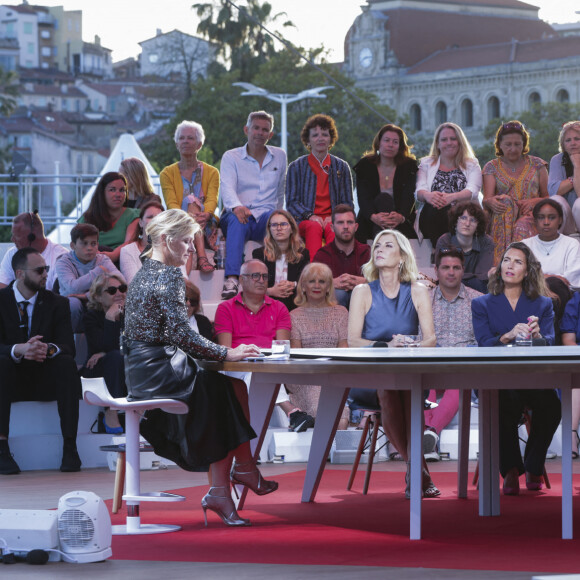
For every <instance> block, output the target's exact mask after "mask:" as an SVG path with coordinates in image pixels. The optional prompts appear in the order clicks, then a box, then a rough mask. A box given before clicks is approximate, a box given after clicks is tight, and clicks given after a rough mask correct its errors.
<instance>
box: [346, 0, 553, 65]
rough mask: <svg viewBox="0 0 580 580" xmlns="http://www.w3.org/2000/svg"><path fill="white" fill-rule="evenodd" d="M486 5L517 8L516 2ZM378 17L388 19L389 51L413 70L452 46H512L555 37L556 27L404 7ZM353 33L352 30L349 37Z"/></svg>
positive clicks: (517, 19) (486, 0) (382, 13)
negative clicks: (433, 55) (502, 43)
mask: <svg viewBox="0 0 580 580" xmlns="http://www.w3.org/2000/svg"><path fill="white" fill-rule="evenodd" d="M483 1H484V2H489V3H491V2H492V1H493V2H496V3H498V2H503V3H506V4H507V3H508V2H509V3H510V4H513V3H514V2H515V1H516V0H483ZM438 2H439V0H436V1H435V2H433V3H434V4H436V3H438ZM516 3H517V4H523V3H522V2H516ZM377 16H378V17H379V18H381V17H382V18H384V26H385V29H386V30H388V31H389V33H390V40H389V47H390V49H391V50H392V51H393V52H394V53H395V55H396V57H397V60H398V62H399V64H401V65H402V66H404V67H412V66H413V65H416V64H417V63H419V62H420V61H422V60H424V59H426V58H427V57H428V56H429V55H431V54H433V53H434V52H436V51H441V50H444V49H446V48H447V47H448V46H458V47H466V46H477V45H483V44H495V43H501V42H509V41H510V40H511V39H512V38H517V39H518V40H522V41H524V40H532V39H540V38H542V37H543V36H549V35H553V34H554V30H553V29H552V27H551V26H550V25H549V24H547V23H546V22H544V21H542V20H535V19H530V18H506V17H499V16H482V15H480V14H469V13H462V12H443V11H437V10H436V9H435V8H434V9H422V10H414V9H409V8H404V7H402V8H400V9H397V10H384V11H381V12H379V13H378V14H377ZM351 31H352V28H351V29H350V30H349V33H348V34H349V35H350V33H351ZM437 31H441V32H440V33H437ZM443 31H444V32H443ZM418 39H420V41H418ZM346 46H348V36H347V42H346Z"/></svg>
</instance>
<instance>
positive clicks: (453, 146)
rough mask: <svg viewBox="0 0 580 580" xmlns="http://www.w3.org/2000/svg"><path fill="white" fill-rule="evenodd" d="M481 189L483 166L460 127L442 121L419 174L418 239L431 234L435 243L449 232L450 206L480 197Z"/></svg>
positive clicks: (417, 192) (416, 223) (422, 161)
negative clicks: (448, 217) (420, 204)
mask: <svg viewBox="0 0 580 580" xmlns="http://www.w3.org/2000/svg"><path fill="white" fill-rule="evenodd" d="M480 190H481V167H480V166H479V162H478V161H477V159H476V158H475V154H474V153H473V149H472V148H471V145H470V144H469V142H468V141H467V138H466V137H465V134H464V133H463V131H462V129H461V127H459V125H456V124H455V123H443V124H442V125H439V127H437V130H436V131H435V137H434V138H433V143H432V144H431V151H430V152H429V155H428V156H427V157H424V158H423V159H421V164H420V165H419V172H418V174H417V189H416V191H415V197H416V199H417V201H419V202H423V203H422V206H421V207H420V208H419V211H418V212H417V219H416V221H415V231H416V232H417V235H418V237H419V239H420V240H422V239H423V237H425V238H428V239H430V240H431V243H432V244H433V247H435V244H436V243H437V240H438V239H439V237H440V236H442V235H443V234H444V233H446V232H447V229H448V221H447V212H448V210H449V207H450V206H451V205H455V204H456V203H458V202H460V201H468V200H473V201H477V199H478V195H479V191H480Z"/></svg>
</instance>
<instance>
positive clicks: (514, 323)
mask: <svg viewBox="0 0 580 580" xmlns="http://www.w3.org/2000/svg"><path fill="white" fill-rule="evenodd" d="M471 311H472V316H473V330H474V333H475V338H476V340H477V343H478V345H479V346H504V345H506V344H513V343H514V342H515V341H516V339H517V338H519V337H522V338H526V339H529V338H531V339H534V340H541V341H542V342H545V343H546V344H548V345H553V344H554V310H553V307H552V301H551V300H550V298H549V297H548V290H547V288H546V284H545V282H544V274H543V273H542V267H541V266H540V263H539V262H538V260H537V259H536V257H535V256H534V254H533V252H532V251H531V250H530V248H528V246H526V245H525V244H524V243H522V242H514V243H512V244H510V245H509V246H508V247H507V249H506V250H504V252H503V254H502V255H501V260H500V263H499V266H498V267H497V268H496V271H495V273H494V274H493V275H492V277H491V279H490V281H489V294H485V295H484V296H480V297H478V298H475V299H474V300H472V302H471ZM525 408H527V409H531V411H532V414H533V417H534V419H533V421H532V425H531V429H530V435H529V437H528V441H527V443H526V451H525V455H524V460H523V461H522V456H521V453H520V442H519V439H518V424H519V421H520V418H521V416H522V412H523V410H524V409H525ZM560 416H561V412H560V400H559V399H558V395H557V394H556V391H554V390H553V389H544V390H532V389H530V390H527V389H521V390H520V389H518V390H507V389H506V390H501V391H500V392H499V430H500V431H499V445H500V450H499V469H500V472H501V474H502V477H503V478H504V480H503V493H504V494H505V495H518V494H519V491H520V482H519V476H520V475H522V474H523V473H524V472H525V474H526V487H527V488H528V489H529V490H539V489H541V488H542V483H543V473H544V462H545V460H546V452H547V451H548V446H549V444H550V442H551V441H552V436H553V435H554V433H555V431H556V429H557V427H558V423H559V422H560Z"/></svg>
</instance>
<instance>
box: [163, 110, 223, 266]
mask: <svg viewBox="0 0 580 580" xmlns="http://www.w3.org/2000/svg"><path fill="white" fill-rule="evenodd" d="M174 139H175V145H176V147H177V150H178V151H179V156H180V160H179V161H178V162H177V163H174V164H173V165H168V166H167V167H165V169H163V171H162V172H161V174H160V175H159V179H160V181H161V190H162V191H163V197H164V198H165V204H166V205H167V209H182V210H184V211H186V212H187V213H189V214H190V215H191V216H192V217H193V218H194V219H195V221H196V222H197V223H198V224H199V225H200V226H201V229H202V232H200V233H199V234H198V235H197V236H196V237H195V250H196V252H197V267H198V269H199V270H201V271H202V272H212V271H213V269H214V267H213V266H212V265H211V264H210V262H209V260H208V259H207V255H206V253H205V244H204V234H205V236H207V238H208V239H211V237H212V235H215V232H216V231H217V218H216V217H215V215H214V212H215V210H216V208H217V202H218V191H219V186H220V174H219V171H218V170H217V169H216V168H215V167H212V166H211V165H208V164H207V163H204V162H203V161H198V159H197V154H198V152H199V150H200V149H201V148H202V147H203V143H204V141H205V133H204V132H203V127H202V126H201V125H200V124H199V123H195V122H193V121H182V122H181V123H179V125H177V127H176V129H175V137H174Z"/></svg>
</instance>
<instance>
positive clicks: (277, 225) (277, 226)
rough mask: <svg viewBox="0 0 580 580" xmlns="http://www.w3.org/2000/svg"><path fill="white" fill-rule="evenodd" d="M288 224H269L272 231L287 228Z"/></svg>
mask: <svg viewBox="0 0 580 580" xmlns="http://www.w3.org/2000/svg"><path fill="white" fill-rule="evenodd" d="M289 225H290V224H289V223H288V222H279V223H277V224H270V227H271V228H272V229H273V230H278V229H280V228H287V227H288V226H289Z"/></svg>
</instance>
